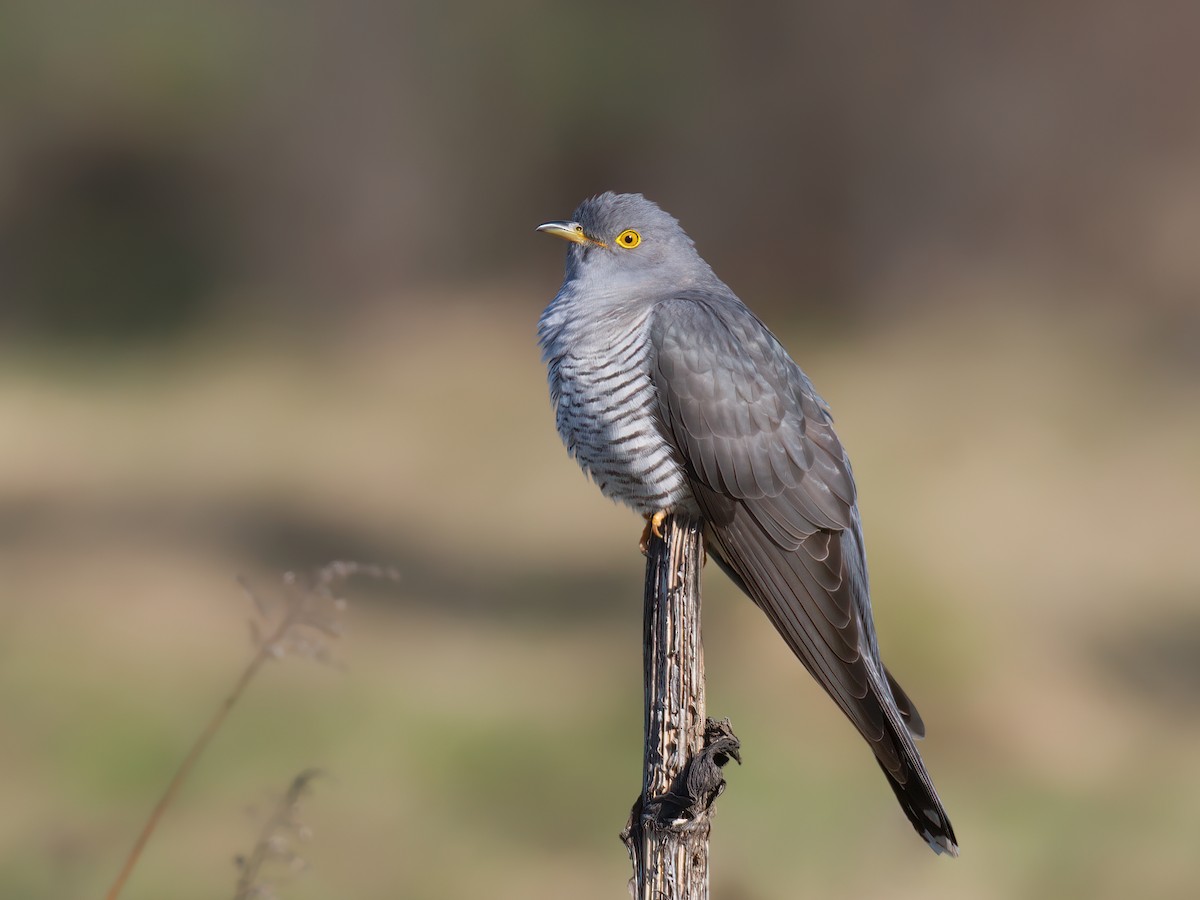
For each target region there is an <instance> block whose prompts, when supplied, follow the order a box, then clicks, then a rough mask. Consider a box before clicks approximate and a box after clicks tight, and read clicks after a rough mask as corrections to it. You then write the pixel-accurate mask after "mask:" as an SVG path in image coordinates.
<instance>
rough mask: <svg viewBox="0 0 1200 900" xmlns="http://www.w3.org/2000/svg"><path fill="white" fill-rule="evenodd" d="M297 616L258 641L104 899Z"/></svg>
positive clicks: (110, 898)
mask: <svg viewBox="0 0 1200 900" xmlns="http://www.w3.org/2000/svg"><path fill="white" fill-rule="evenodd" d="M298 615H299V610H298V608H297V607H294V606H293V607H289V608H288V611H287V613H286V614H285V615H284V616H283V618H282V619H281V620H280V622H279V626H278V627H277V628H276V629H275V630H274V631H273V632H272V633H271V635H270V636H269V637H267V639H266V640H264V641H261V642H260V643H259V646H258V652H256V653H255V654H254V658H253V659H251V660H250V663H249V665H247V666H246V668H245V670H244V671H243V672H242V674H241V677H239V678H238V680H237V683H236V684H235V685H234V686H233V690H232V691H230V692H229V696H227V697H226V698H225V700H224V702H223V703H222V704H221V706H220V708H218V709H217V711H216V713H215V714H214V715H213V717H212V718H211V719H210V720H209V722H208V724H207V725H206V726H205V727H204V731H202V732H201V733H200V736H199V737H198V738H196V742H195V743H194V744H192V749H191V750H189V751H188V755H187V756H186V757H185V758H184V760H183V762H182V763H180V765H179V768H178V769H177V770H176V771H175V775H174V777H173V778H172V779H171V783H170V784H168V785H167V789H166V790H165V791H163V794H162V796H161V797H160V798H159V800H158V803H157V804H156V805H155V807H154V811H153V812H151V813H150V818H148V819H147V820H146V824H145V825H144V826H143V827H142V833H141V834H139V835H138V839H137V841H136V842H135V843H134V845H133V849H132V850H130V851H129V855H128V856H127V857H126V858H125V865H124V866H122V867H121V872H120V874H119V875H117V879H116V881H114V882H113V884H112V887H110V888H109V889H108V893H107V894H106V895H105V900H117V897H119V896H120V894H121V891H122V889H123V888H124V887H125V882H126V881H128V880H129V875H130V873H131V872H133V867H134V866H136V865H137V861H138V859H139V858H140V857H141V855H142V850H143V849H144V848H145V846H146V842H147V841H148V840H150V835H152V834H153V833H154V829H155V828H157V827H158V823H159V820H160V819H161V818H162V815H163V813H164V812H165V811H166V809H167V807H168V806H170V805H171V801H172V800H174V799H175V795H176V794H177V793H179V788H180V787H181V786H182V785H183V782H184V781H186V780H187V777H188V775H190V774H191V771H192V769H193V768H194V767H195V765H196V760H198V759H199V758H200V754H201V753H203V752H204V749H205V748H206V747H207V746H208V744H209V742H210V741H211V740H212V739H213V736H214V735H215V734H216V733H217V731H219V730H220V728H221V725H223V724H224V722H225V719H226V717H227V716H228V715H229V711H230V710H231V709H233V707H234V705H235V704H236V703H237V702H238V700H239V699H240V698H241V696H242V694H243V693H244V692H245V690H246V686H247V685H248V684H249V683H250V681H251V680H252V679H253V678H254V676H255V675H256V674H257V673H258V670H259V669H260V668H262V665H263V663H265V662H266V661H267V660H268V659H270V658H272V657H273V656H275V655H276V653H277V649H276V648H277V647H279V645H280V642H281V641H282V640H283V639H284V638H285V637H286V635H287V631H288V629H289V628H291V627H292V625H294V624H295V622H296V619H297V617H298Z"/></svg>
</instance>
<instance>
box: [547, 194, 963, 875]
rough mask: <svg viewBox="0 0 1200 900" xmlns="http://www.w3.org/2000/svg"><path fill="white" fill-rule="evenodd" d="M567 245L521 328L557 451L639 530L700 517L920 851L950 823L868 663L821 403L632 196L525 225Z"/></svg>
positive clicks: (838, 476)
mask: <svg viewBox="0 0 1200 900" xmlns="http://www.w3.org/2000/svg"><path fill="white" fill-rule="evenodd" d="M538 230H539V231H543V232H545V233H547V234H551V235H554V236H555V237H560V238H564V239H565V240H568V241H570V242H571V245H570V246H569V247H568V248H567V263H566V275H565V277H564V279H563V284H562V287H561V288H560V289H559V291H558V294H557V295H556V296H555V297H554V299H553V300H552V301H551V302H550V305H549V306H547V307H546V309H545V311H544V312H543V313H542V316H541V319H540V320H539V322H538V339H539V343H540V345H541V348H542V356H543V359H544V360H545V362H546V364H547V367H548V370H549V381H550V396H551V399H552V400H553V403H554V410H555V415H556V418H557V423H558V431H559V434H561V435H562V439H563V442H564V443H565V444H566V446H567V451H568V452H569V453H570V454H571V455H572V456H573V457H575V459H576V461H577V462H578V463H579V465H580V466H582V467H583V469H584V471H585V472H586V473H587V474H588V475H589V476H591V478H592V479H593V480H594V481H595V482H596V484H597V485H598V486H599V488H600V490H601V491H602V492H603V493H604V494H605V495H606V496H608V497H610V498H612V499H614V500H618V501H620V502H622V503H625V504H626V505H628V506H630V507H632V508H633V509H634V510H636V511H637V512H639V513H641V514H642V515H643V516H645V517H646V518H647V520H648V522H650V523H651V524H652V525H653V527H654V528H655V529H656V530H657V528H658V525H659V524H660V523H661V521H662V519H663V518H664V517H665V516H666V514H667V513H671V512H682V513H687V514H689V515H692V516H697V517H699V518H701V519H702V520H703V522H704V540H705V547H706V549H707V551H708V554H709V556H711V557H712V558H713V559H714V560H716V562H717V564H718V565H719V566H720V567H721V568H722V569H723V570H724V571H725V572H726V573H727V574H728V575H729V576H730V577H731V578H732V579H733V581H734V582H735V583H736V584H737V585H738V587H739V588H741V589H742V590H743V591H744V592H745V593H746V594H748V595H749V596H750V598H751V599H752V600H753V601H754V602H755V604H757V605H758V607H759V608H760V609H761V610H762V611H763V612H765V613H766V614H767V618H769V619H770V620H771V623H772V624H773V625H774V626H775V628H776V630H778V632H779V634H780V635H781V636H782V637H783V639H784V640H785V641H787V643H788V646H789V647H791V648H792V651H793V652H794V653H795V654H796V656H797V657H799V659H800V661H801V662H802V663H803V664H804V667H805V668H806V669H808V671H809V673H810V674H811V675H812V676H813V677H814V678H815V679H816V680H817V682H818V683H819V684H820V685H821V687H823V688H824V689H825V691H826V692H827V693H828V694H829V696H830V697H832V698H833V700H834V702H835V703H837V705H838V707H840V708H841V710H842V712H843V713H845V714H846V717H847V718H849V719H850V721H851V722H852V723H854V727H855V728H857V729H858V731H859V733H860V734H861V735H862V736H863V737H864V738H865V739H866V741H867V743H868V744H869V745H870V747H871V750H872V751H873V752H874V754H875V758H876V760H877V761H878V762H879V766H880V768H882V769H883V773H884V774H885V775H886V776H887V780H888V783H889V784H890V785H891V786H892V790H893V791H895V793H896V797H897V798H898V799H899V801H900V806H901V807H902V808H903V810H904V813H905V815H907V816H908V819H909V821H910V822H911V823H912V824H913V827H914V828H916V830H917V832H918V833H919V834H920V835H921V837H923V838H924V839H925V840H926V841H927V842H928V844H929V846H930V847H932V848H933V849H934V850H935V851H937V852H938V853H949V854H950V855H952V856H957V855H958V845H957V842H956V839H955V837H954V829H953V828H952V827H951V825H950V820H949V819H948V818H947V816H946V812H945V810H944V809H943V808H942V803H941V801H940V800H939V799H938V795H937V792H936V791H935V790H934V787H933V782H932V781H931V780H930V778H929V774H928V773H927V772H926V771H925V765H924V763H923V762H922V761H921V755H920V754H919V753H918V752H917V748H916V745H915V744H914V742H913V739H914V738H919V737H923V736H924V733H925V726H924V724H923V723H922V721H921V717H920V716H919V715H918V713H917V710H916V707H915V706H914V705H913V703H912V701H911V700H909V698H908V695H907V694H905V693H904V691H903V690H901V688H900V685H898V684H897V683H896V681H895V679H894V678H892V676H891V674H890V673H889V672H888V671H887V669H886V668H884V665H883V662H882V661H881V660H880V657H879V646H878V643H877V641H876V637H875V626H874V623H873V622H872V619H871V601H870V595H869V590H868V583H867V563H866V556H865V552H864V549H863V537H862V528H861V524H860V521H859V515H858V506H857V503H856V498H855V486H854V476H853V474H852V472H851V469H850V460H849V459H848V458H847V456H846V451H845V450H844V449H842V445H841V443H840V442H839V441H838V438H837V435H836V434H834V431H833V420H832V417H831V416H830V413H829V407H828V406H827V405H826V403H825V401H824V400H822V399H821V398H820V396H818V395H817V392H816V391H815V390H814V389H813V386H812V382H810V381H809V380H808V376H806V375H805V374H804V373H803V372H802V371H800V367H799V366H797V365H796V363H794V362H793V361H792V358H791V357H790V356H788V354H787V351H786V350H784V349H783V347H782V346H781V345H780V343H779V341H778V340H776V339H775V336H774V335H773V334H771V332H770V331H769V330H768V329H767V327H766V326H765V325H764V324H763V323H762V322H761V321H759V319H758V318H757V317H756V316H755V315H754V313H752V312H750V310H749V309H747V308H746V306H745V305H743V303H742V301H741V300H739V299H738V298H737V296H736V295H735V294H734V293H733V291H731V290H730V289H729V288H728V287H726V285H725V284H724V283H723V282H722V281H721V280H720V279H719V278H717V276H716V275H715V274H714V273H713V270H712V269H711V268H710V267H709V266H708V264H707V263H706V262H705V261H704V260H703V259H701V258H700V255H699V254H698V253H697V252H696V250H695V247H694V246H693V244H692V241H691V239H690V238H689V237H688V236H687V234H685V233H684V231H683V229H682V228H681V227H680V226H679V223H678V222H677V221H676V220H675V219H674V218H672V217H671V216H670V215H668V214H667V213H665V212H663V211H662V210H661V209H659V208H658V206H656V205H655V204H654V203H652V202H651V201H649V200H647V199H645V198H644V197H642V196H641V195H640V194H613V193H606V194H601V195H600V196H598V197H593V198H592V199H590V200H585V201H584V202H583V203H582V204H581V205H580V206H579V208H578V209H576V210H575V213H574V216H573V218H572V220H571V221H569V222H548V223H546V224H545V225H542V226H540V227H539V228H538Z"/></svg>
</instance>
